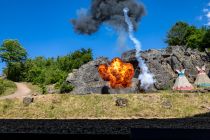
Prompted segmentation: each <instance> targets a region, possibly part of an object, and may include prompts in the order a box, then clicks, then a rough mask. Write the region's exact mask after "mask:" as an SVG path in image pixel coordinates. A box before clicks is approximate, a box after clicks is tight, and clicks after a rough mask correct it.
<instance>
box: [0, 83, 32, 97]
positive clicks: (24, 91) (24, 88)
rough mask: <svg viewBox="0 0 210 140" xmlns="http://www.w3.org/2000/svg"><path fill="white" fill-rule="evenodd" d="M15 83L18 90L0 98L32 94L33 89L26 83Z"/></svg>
mask: <svg viewBox="0 0 210 140" xmlns="http://www.w3.org/2000/svg"><path fill="white" fill-rule="evenodd" d="M15 84H16V85H17V91H16V92H15V93H14V94H11V95H8V96H3V97H0V100H3V99H14V98H23V97H25V96H28V95H30V94H31V90H30V89H29V88H28V87H27V85H25V84H24V83H15Z"/></svg>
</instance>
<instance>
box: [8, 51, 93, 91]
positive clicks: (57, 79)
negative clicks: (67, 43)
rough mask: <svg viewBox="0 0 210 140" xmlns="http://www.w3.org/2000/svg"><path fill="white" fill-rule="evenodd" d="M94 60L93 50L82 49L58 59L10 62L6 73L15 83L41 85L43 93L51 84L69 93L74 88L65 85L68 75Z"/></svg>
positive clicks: (39, 58) (42, 58)
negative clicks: (22, 82) (24, 82)
mask: <svg viewBox="0 0 210 140" xmlns="http://www.w3.org/2000/svg"><path fill="white" fill-rule="evenodd" d="M92 59H93V58H92V51H91V49H87V50H86V49H81V50H77V51H75V52H73V53H71V54H68V55H66V56H62V57H57V58H44V57H36V58H35V59H26V60H25V62H10V63H8V66H7V68H6V69H5V70H4V73H5V74H6V75H7V77H8V78H9V79H11V80H13V81H26V82H31V83H33V84H36V85H40V87H41V88H42V90H43V93H46V85H50V84H56V87H57V88H58V89H60V88H61V91H63V92H67V91H70V90H72V88H73V87H71V86H67V84H64V81H65V80H66V77H67V76H68V73H70V72H71V71H72V70H73V69H78V68H79V67H80V66H81V65H83V64H85V63H87V62H89V61H91V60H92Z"/></svg>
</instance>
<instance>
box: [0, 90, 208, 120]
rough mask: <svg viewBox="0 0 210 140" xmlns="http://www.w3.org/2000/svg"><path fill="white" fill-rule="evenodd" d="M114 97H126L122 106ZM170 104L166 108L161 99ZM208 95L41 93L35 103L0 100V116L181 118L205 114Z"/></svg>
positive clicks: (26, 117)
mask: <svg viewBox="0 0 210 140" xmlns="http://www.w3.org/2000/svg"><path fill="white" fill-rule="evenodd" d="M117 97H121V98H126V99H128V100H129V105H128V106H127V107H124V108H120V107H117V106H116V105H115V99H116V98H117ZM165 101H167V102H170V103H171V105H172V107H171V108H168V109H167V108H165V107H164V106H163V105H162V104H163V102H165ZM202 105H204V106H209V107H210V94H195V93H193V94H192V93H190V94H186V93H185V94H180V93H173V94H171V93H168V92H166V91H163V92H162V93H158V94H121V95H83V96H81V95H67V94H65V95H59V94H54V95H40V96H37V97H35V100H34V103H32V104H31V105H29V106H27V107H26V106H24V105H23V104H22V101H20V100H4V101H0V118H21V119H23V118H24V119H43V118H50V119H75V118H76V119H85V118H86V119H88V118H97V119H105V118H110V119H122V118H124V119H125V118H183V117H191V116H194V115H196V114H201V113H206V112H208V111H209V110H208V109H205V108H201V106H202Z"/></svg>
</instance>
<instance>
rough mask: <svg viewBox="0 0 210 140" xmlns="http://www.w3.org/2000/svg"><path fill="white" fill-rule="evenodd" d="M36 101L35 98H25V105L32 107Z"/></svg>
mask: <svg viewBox="0 0 210 140" xmlns="http://www.w3.org/2000/svg"><path fill="white" fill-rule="evenodd" d="M33 101H34V98H33V97H24V98H23V104H24V105H26V106H28V105H30V104H31V103H33Z"/></svg>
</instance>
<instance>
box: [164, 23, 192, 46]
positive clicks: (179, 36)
mask: <svg viewBox="0 0 210 140" xmlns="http://www.w3.org/2000/svg"><path fill="white" fill-rule="evenodd" d="M192 30H193V28H189V25H188V24H187V23H184V22H177V23H176V24H175V25H174V26H173V27H172V28H171V30H170V31H169V32H168V35H167V40H166V43H168V44H169V45H170V46H175V45H185V44H186V41H187V37H188V36H189V32H191V31H192Z"/></svg>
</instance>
